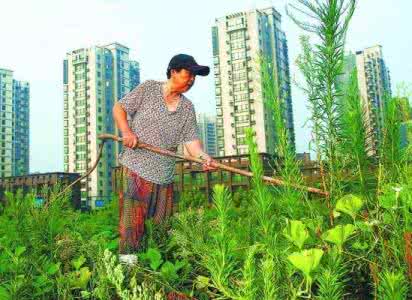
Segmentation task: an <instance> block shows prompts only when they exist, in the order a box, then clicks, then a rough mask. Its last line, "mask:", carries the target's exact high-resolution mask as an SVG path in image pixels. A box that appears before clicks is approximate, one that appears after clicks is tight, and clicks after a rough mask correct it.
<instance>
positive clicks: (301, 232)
mask: <svg viewBox="0 0 412 300" xmlns="http://www.w3.org/2000/svg"><path fill="white" fill-rule="evenodd" d="M283 235H284V236H285V237H286V238H287V239H288V240H289V241H291V242H292V243H293V244H295V245H296V247H298V248H299V250H302V248H303V245H304V244H305V241H306V240H307V239H308V238H309V232H308V230H307V229H306V226H305V224H303V223H302V221H297V220H290V221H289V220H286V228H285V229H284V230H283Z"/></svg>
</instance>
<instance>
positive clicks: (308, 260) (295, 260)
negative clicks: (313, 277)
mask: <svg viewBox="0 0 412 300" xmlns="http://www.w3.org/2000/svg"><path fill="white" fill-rule="evenodd" d="M322 255H323V251H322V250H321V249H316V248H312V249H309V250H303V251H301V252H294V253H292V254H291V255H289V256H288V260H289V261H290V262H291V263H292V265H293V266H295V268H297V269H298V270H300V271H301V272H302V273H303V274H304V275H305V276H306V277H310V274H311V273H312V272H313V271H314V270H316V268H317V267H318V266H319V262H320V259H321V258H322Z"/></svg>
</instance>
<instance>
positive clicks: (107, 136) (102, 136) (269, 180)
mask: <svg viewBox="0 0 412 300" xmlns="http://www.w3.org/2000/svg"><path fill="white" fill-rule="evenodd" d="M98 138H99V139H101V140H103V141H105V140H108V139H111V140H114V141H117V142H121V141H122V138H121V137H119V136H116V135H113V134H106V133H104V134H100V135H98ZM137 148H141V149H146V150H149V151H152V152H155V153H158V154H162V155H166V156H171V157H175V158H180V159H183V160H188V161H192V162H196V163H199V164H203V163H204V160H203V159H200V158H197V157H193V156H190V155H180V154H177V153H175V152H172V151H169V150H166V149H162V148H159V147H155V146H152V145H149V144H145V143H140V142H139V143H138V145H137ZM210 166H211V167H214V168H219V169H222V170H225V171H229V172H232V173H236V174H240V175H243V176H247V177H253V173H252V172H249V171H245V170H241V169H237V168H234V167H230V166H227V165H225V164H222V163H218V162H212V163H211V164H210ZM262 180H263V181H264V182H266V183H271V184H274V185H277V186H282V185H286V183H285V182H284V181H282V180H280V179H277V178H272V177H269V176H262ZM290 186H291V187H293V188H295V189H298V190H303V191H307V192H309V193H313V194H318V195H322V196H325V197H327V196H328V195H329V193H328V192H326V191H323V190H321V189H317V188H313V187H307V186H303V185H297V184H291V185H290Z"/></svg>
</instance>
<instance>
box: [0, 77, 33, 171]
mask: <svg viewBox="0 0 412 300" xmlns="http://www.w3.org/2000/svg"><path fill="white" fill-rule="evenodd" d="M29 103H30V86H29V83H27V82H24V81H18V80H15V79H13V71H11V70H6V69H0V120H1V121H0V177H8V176H22V175H27V174H28V173H29V146H30V137H29V130H30V126H29V114H30V107H29Z"/></svg>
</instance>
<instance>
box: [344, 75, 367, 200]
mask: <svg viewBox="0 0 412 300" xmlns="http://www.w3.org/2000/svg"><path fill="white" fill-rule="evenodd" d="M344 91H345V92H344V95H343V97H342V106H341V109H342V149H343V153H344V167H345V170H347V171H348V173H349V175H351V178H350V179H351V183H352V184H353V183H357V184H359V187H360V192H361V193H362V194H363V195H364V196H366V197H368V195H369V188H370V187H369V181H370V180H368V179H369V178H370V176H371V175H370V172H368V171H369V169H370V168H371V165H372V161H371V158H370V157H369V155H368V152H369V151H370V150H371V149H369V146H368V144H367V140H368V139H369V138H370V134H369V133H368V131H367V127H366V115H365V111H364V109H363V107H362V101H361V96H360V93H359V87H358V79H357V70H356V69H354V70H353V71H352V72H351V74H350V77H349V81H348V82H347V83H344ZM368 177H369V178H368Z"/></svg>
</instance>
